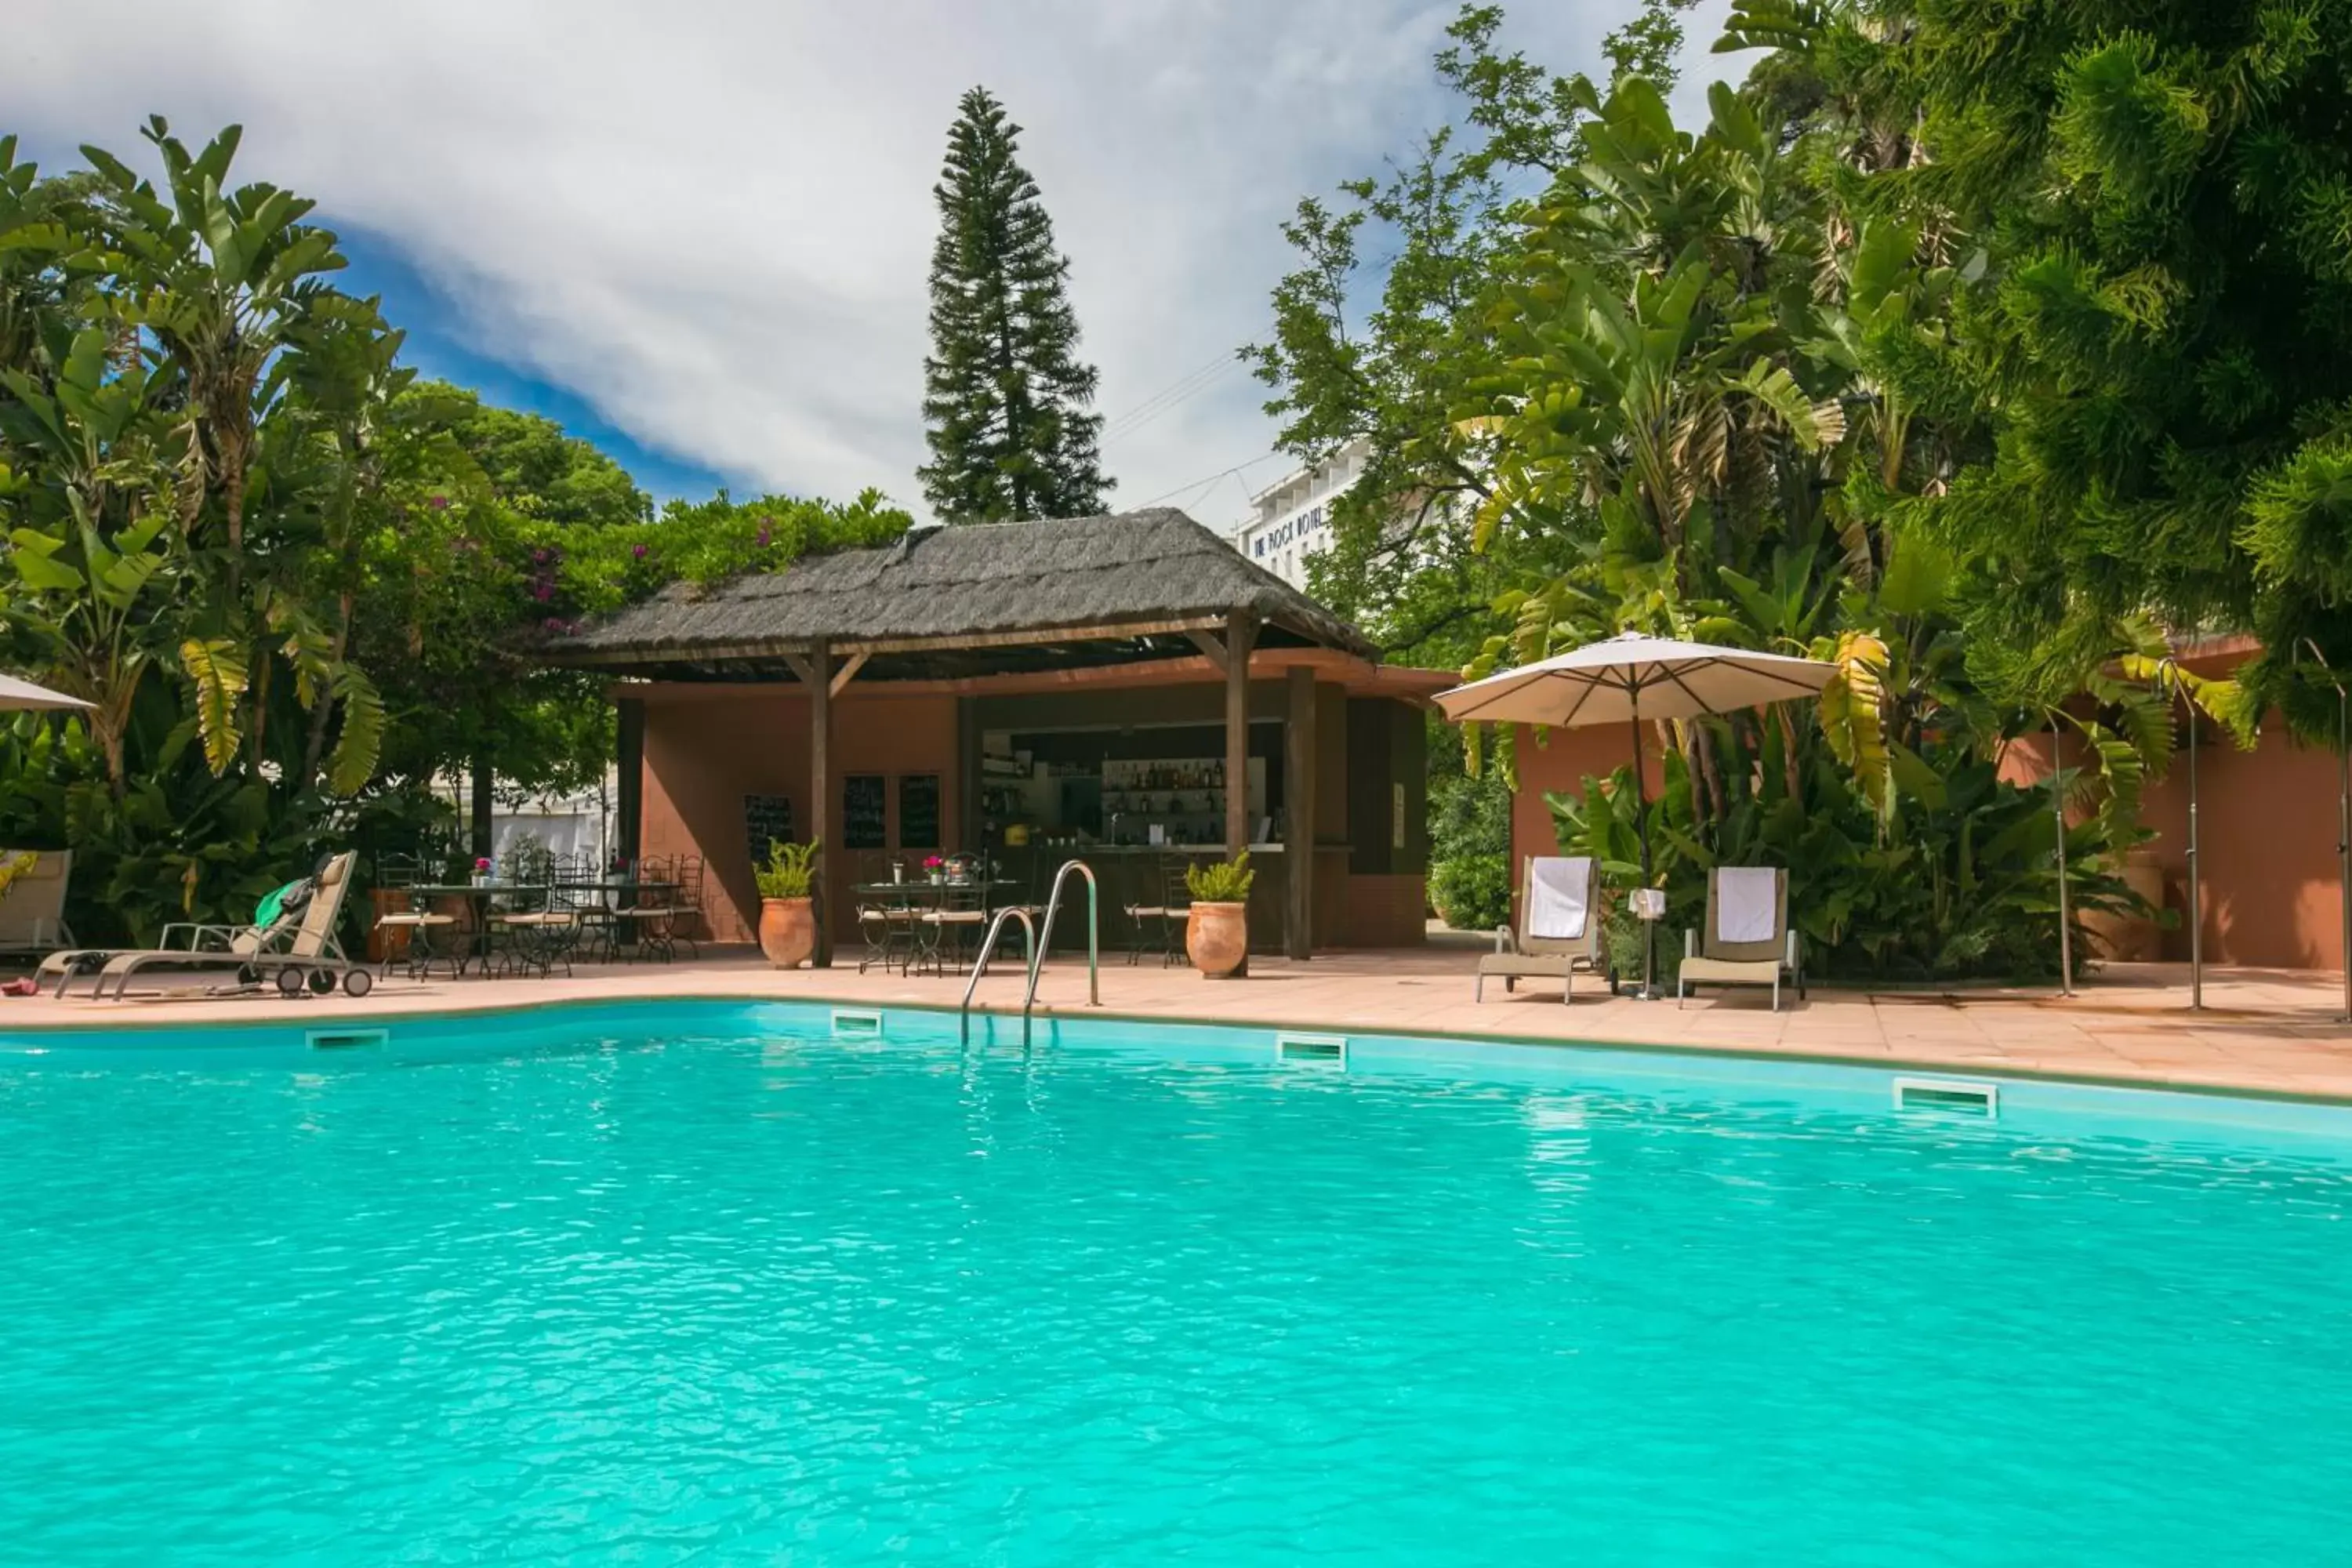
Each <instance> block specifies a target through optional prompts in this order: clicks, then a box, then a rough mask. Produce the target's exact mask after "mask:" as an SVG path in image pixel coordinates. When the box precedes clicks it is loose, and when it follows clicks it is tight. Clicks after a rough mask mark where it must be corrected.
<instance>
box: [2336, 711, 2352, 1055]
mask: <svg viewBox="0 0 2352 1568" xmlns="http://www.w3.org/2000/svg"><path fill="white" fill-rule="evenodd" d="M2347 727H2352V709H2347V693H2346V690H2345V689H2344V687H2343V685H2342V684H2341V683H2338V684H2337V686H2336V862H2337V864H2336V893H2337V897H2338V898H2339V899H2340V900H2342V904H2343V910H2344V912H2343V921H2344V933H2343V934H2344V1019H2343V1021H2344V1022H2346V1023H2347V1024H2352V728H2347Z"/></svg>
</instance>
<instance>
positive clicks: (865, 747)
mask: <svg viewBox="0 0 2352 1568" xmlns="http://www.w3.org/2000/svg"><path fill="white" fill-rule="evenodd" d="M1194 686H1196V687H1198V688H1199V689H1197V690H1195V689H1190V688H1184V687H1175V688H1167V687H1161V686H1149V687H1144V688H1141V689H1138V690H1136V691H1133V692H1128V693H1119V692H1100V693H1085V692H1081V693H1041V694H1038V695H1034V696H1028V697H1021V698H1016V699H1006V698H983V699H963V700H968V701H973V702H974V703H975V706H976V710H977V711H976V713H975V715H974V720H975V724H986V725H988V726H990V727H995V728H1010V727H1017V722H1027V723H1033V724H1040V723H1042V724H1050V723H1055V722H1061V723H1071V722H1081V723H1083V722H1101V721H1104V720H1106V719H1109V718H1114V717H1116V716H1118V715H1120V714H1122V713H1124V714H1127V715H1129V716H1131V715H1133V714H1134V713H1135V712H1136V711H1137V710H1138V707H1139V705H1140V706H1141V707H1142V708H1144V709H1148V710H1150V711H1151V712H1152V714H1153V715H1154V717H1164V716H1165V715H1166V714H1167V713H1169V712H1178V711H1181V712H1186V713H1189V711H1190V709H1189V708H1187V707H1186V704H1188V703H1189V704H1192V706H1197V707H1198V708H1199V709H1200V710H1201V714H1202V716H1203V717H1204V718H1205V717H1211V716H1213V717H1214V718H1216V719H1222V717H1223V690H1222V688H1218V687H1214V686H1212V685H1210V684H1209V683H1206V682H1195V683H1194ZM794 691H795V689H794V688H793V687H791V686H782V687H762V686H719V685H712V686H652V687H647V688H646V689H644V692H643V695H642V698H641V700H643V702H644V704H645V716H646V720H645V764H644V773H643V779H644V807H643V810H644V817H643V827H642V836H641V845H640V853H642V854H644V855H646V856H673V855H699V856H701V857H702V858H703V862H704V866H705V881H706V892H705V899H704V902H705V905H706V913H707V915H708V917H709V935H710V937H711V938H712V939H713V940H715V941H718V942H749V941H751V940H753V937H754V934H755V932H756V929H757V925H758V921H759V898H758V893H757V890H756V889H755V888H754V886H753V883H752V880H751V861H750V856H749V850H748V847H747V846H746V845H745V843H744V841H743V797H744V796H745V795H784V796H787V797H789V798H790V799H791V801H792V803H793V825H794V828H795V831H796V832H798V833H801V834H803V835H805V834H806V832H807V831H808V824H809V820H810V815H809V814H810V804H811V803H810V798H809V746H808V706H807V702H806V700H805V699H803V698H801V697H799V696H797V695H795V694H794ZM1251 698H1252V707H1253V709H1254V710H1259V711H1262V712H1264V713H1265V716H1267V717H1274V716H1277V715H1279V714H1280V713H1281V712H1282V710H1283V704H1284V701H1285V692H1284V688H1283V687H1282V685H1281V684H1280V683H1278V682H1273V681H1257V682H1253V683H1252V692H1251ZM1316 699H1317V701H1316V723H1317V734H1316V742H1317V746H1316V750H1317V777H1316V809H1317V821H1316V827H1317V833H1318V837H1319V838H1320V839H1322V840H1323V841H1324V842H1325V843H1327V844H1339V843H1345V842H1346V841H1347V839H1348V837H1349V830H1350V828H1351V826H1354V825H1352V824H1351V823H1350V821H1349V763H1350V761H1351V757H1350V750H1349V717H1350V714H1349V709H1350V706H1351V704H1350V702H1349V697H1348V693H1347V691H1346V689H1345V688H1343V687H1341V686H1339V685H1336V684H1331V683H1324V684H1320V685H1318V688H1317V690H1316ZM1376 701H1385V700H1376ZM958 702H959V699H958V698H956V697H953V696H942V695H933V694H924V695H916V696H893V695H890V694H888V691H887V688H884V687H879V686H877V687H875V688H869V689H865V690H861V689H859V688H858V686H857V685H856V683H855V682H852V683H851V685H850V686H849V687H848V688H847V689H845V690H844V691H843V693H842V695H841V696H840V697H839V698H838V699H837V700H835V704H834V731H833V733H834V763H833V769H834V773H835V781H836V787H838V780H839V778H840V777H841V776H843V775H845V774H849V773H881V774H886V775H892V776H895V775H898V774H901V773H938V774H939V775H940V792H941V811H940V827H941V831H942V836H943V837H945V838H946V840H947V842H946V844H945V846H944V848H945V849H946V850H947V851H948V852H950V853H953V852H955V851H956V850H958V849H961V848H962V847H964V846H963V844H962V842H961V828H962V822H961V816H962V813H961V811H959V810H958V809H957V802H958V801H959V799H960V798H961V794H962V790H963V781H962V779H961V765H962V758H961V754H960V748H959V744H958V726H957V721H956V715H957V704H958ZM1412 760H1413V761H1414V762H1418V753H1417V752H1414V753H1413V754H1412ZM1383 761H1384V762H1385V761H1386V759H1383ZM1383 773H1385V769H1383ZM1383 798H1385V790H1384V789H1383ZM1409 798H1410V805H1411V814H1410V824H1409V826H1410V827H1411V830H1412V850H1411V852H1410V854H1409V856H1408V858H1406V859H1405V860H1404V861H1403V862H1402V863H1401V864H1400V865H1399V866H1397V867H1396V868H1394V869H1393V872H1392V874H1391V875H1387V876H1381V877H1369V878H1368V877H1360V876H1351V875H1350V873H1349V856H1348V854H1347V853H1345V852H1343V851H1339V850H1335V849H1326V850H1325V851H1323V852H1322V853H1319V854H1318V855H1317V856H1316V857H1315V883H1316V890H1315V930H1316V935H1317V945H1318V946H1330V947H1338V946H1347V945H1375V944H1376V945H1381V946H1393V945H1405V944H1409V943H1413V942H1420V941H1421V940H1422V939H1423V926H1422V920H1421V911H1422V901H1421V900H1422V894H1421V888H1422V886H1423V878H1422V876H1421V874H1420V872H1421V867H1420V845H1421V843H1422V842H1423V835H1424V833H1425V827H1424V825H1423V818H1422V791H1421V789H1420V787H1419V781H1418V780H1417V779H1416V780H1414V781H1412V788H1411V790H1410V794H1409ZM887 799H888V811H889V816H890V820H889V834H890V838H891V842H892V843H893V844H896V843H897V842H898V820H897V814H898V791H897V787H896V785H895V784H893V785H892V786H891V788H890V790H889V792H888V796H887ZM835 815H836V816H838V803H837V802H836V805H835ZM1388 820H1389V819H1388V817H1387V816H1386V815H1385V814H1383V815H1382V816H1381V819H1380V825H1381V826H1386V825H1387V823H1388ZM829 862H830V864H829V867H828V871H827V883H828V889H827V890H828V898H829V905H828V907H830V908H833V909H846V908H848V907H849V902H850V900H849V897H848V892H849V884H850V882H851V880H852V879H854V877H855V875H856V857H854V856H834V857H830V858H829ZM1382 864H1383V865H1384V866H1386V865H1387V864H1388V858H1386V857H1384V858H1383V859H1382ZM1408 873H1409V874H1408ZM1267 885H1268V887H1269V888H1272V887H1273V886H1274V879H1268V883H1267ZM1266 929H1268V930H1274V929H1277V926H1276V923H1275V922H1273V921H1269V923H1268V925H1267V928H1266ZM844 934H845V936H846V935H847V933H844Z"/></svg>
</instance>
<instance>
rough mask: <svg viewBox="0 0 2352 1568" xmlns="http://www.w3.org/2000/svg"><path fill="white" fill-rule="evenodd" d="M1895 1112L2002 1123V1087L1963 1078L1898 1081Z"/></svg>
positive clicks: (1902, 1079) (1901, 1079) (1896, 1081)
mask: <svg viewBox="0 0 2352 1568" xmlns="http://www.w3.org/2000/svg"><path fill="white" fill-rule="evenodd" d="M1894 1093H1895V1110H1924V1111H1932V1112H1935V1113H1937V1114H1939V1115H1945V1116H1970V1117H1980V1118H1982V1119H1983V1120H1984V1121H2000V1085H1999V1084H1997V1083H1984V1082H1980V1081H1978V1080H1976V1079H1964V1078H1898V1079H1895V1090H1894Z"/></svg>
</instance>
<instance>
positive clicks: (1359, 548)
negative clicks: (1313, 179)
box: [1242, 0, 1690, 667]
mask: <svg viewBox="0 0 2352 1568" xmlns="http://www.w3.org/2000/svg"><path fill="white" fill-rule="evenodd" d="M1689 3H1690V0H1648V3H1647V4H1645V5H1643V9H1642V11H1641V13H1640V14H1639V15H1638V16H1635V17H1634V18H1633V21H1631V22H1630V23H1628V24H1627V25H1626V26H1624V27H1622V28H1621V29H1619V30H1618V31H1616V32H1614V33H1612V34H1611V35H1610V36H1609V37H1607V38H1605V39H1604V40H1603V41H1602V48H1603V52H1604V53H1605V54H1606V55H1607V56H1608V57H1609V58H1610V59H1611V60H1612V64H1613V65H1614V67H1615V68H1616V69H1617V70H1618V71H1619V72H1621V73H1623V72H1640V73H1643V74H1645V75H1647V76H1648V77H1650V78H1651V79H1653V80H1656V81H1661V82H1665V83H1671V82H1672V81H1673V79H1674V76H1673V72H1674V59H1675V54H1676V52H1677V51H1678V50H1679V48H1680V47H1681V44H1682V26H1681V19H1680V13H1681V12H1683V11H1685V10H1686V9H1688V7H1689ZM1502 24H1503V13H1502V10H1501V8H1500V7H1499V6H1495V5H1464V6H1463V7H1462V9H1461V11H1460V12H1459V13H1458V14H1457V16H1455V18H1454V22H1453V23H1452V24H1451V25H1450V26H1448V28H1447V38H1448V42H1447V45H1446V47H1444V49H1443V50H1441V51H1440V52H1439V54H1438V55H1437V57H1436V59H1435V67H1436V70H1437V74H1438V77H1439V79H1441V80H1442V81H1444V83H1445V84H1446V85H1447V86H1448V87H1450V88H1452V89H1454V92H1455V93H1456V94H1457V96H1458V98H1459V100H1460V102H1461V104H1462V115H1461V123H1460V124H1458V125H1447V126H1444V127H1441V128H1439V129H1438V130H1437V131H1435V132H1432V133H1431V134H1430V135H1428V136H1427V137H1426V138H1424V139H1423V142H1422V144H1421V145H1420V147H1419V148H1418V149H1417V150H1416V151H1415V153H1414V154H1413V156H1412V158H1411V159H1410V160H1407V161H1402V162H1401V163H1400V164H1399V166H1398V167H1397V168H1396V169H1395V171H1394V172H1393V173H1391V174H1389V175H1388V176H1387V177H1385V178H1381V179H1373V178H1360V179H1355V180H1350V181H1348V182H1346V183H1345V184H1342V185H1341V186H1340V188H1339V200H1338V201H1336V202H1333V201H1327V200H1325V199H1323V198H1320V197H1314V196H1309V197H1307V198H1305V199H1303V200H1302V201H1301V202H1300V203H1299V204H1298V207H1297V212H1296V213H1295V214H1294V215H1293V216H1292V217H1291V218H1290V220H1289V221H1287V222H1286V223H1285V224H1284V226H1283V234H1284V237H1286V239H1288V240H1289V242H1290V244H1291V246H1292V247H1293V249H1294V250H1295V251H1296V252H1297V258H1298V265H1297V268H1296V269H1295V270H1293V271H1292V272H1290V273H1289V274H1288V275H1286V277H1284V278H1283V279H1282V280H1281V281H1280V282H1279V283H1278V284H1277V285H1276V289H1275V291H1274V298H1273V306H1274V310H1273V325H1272V331H1271V333H1270V335H1269V336H1268V337H1267V338H1266V339H1265V341H1264V342H1259V343H1255V344H1253V345H1251V346H1250V347H1248V348H1245V349H1244V350H1243V351H1242V353H1243V357H1244V359H1246V360H1247V361H1248V362H1249V363H1250V364H1251V366H1252V368H1253V369H1254V370H1255V373H1256V374H1257V376H1258V378H1259V379H1260V380H1261V381H1263V382H1264V383H1265V384H1266V385H1267V387H1268V388H1269V389H1270V391H1271V394H1272V395H1271V396H1270V397H1269V399H1268V400H1267V403H1266V405H1265V408H1266V412H1267V413H1268V414H1269V415H1272V416H1274V417H1275V418H1276V419H1277V420H1279V421H1281V432H1280V436H1279V443H1280V445H1281V447H1283V448H1284V449H1285V450H1286V451H1288V452H1291V453H1292V454H1294V455H1295V456H1297V458H1299V459H1300V460H1301V461H1302V462H1307V463H1313V462H1318V461H1320V460H1322V459H1323V458H1327V457H1328V456H1330V455H1331V454H1332V453H1333V452H1335V451H1337V450H1338V449H1339V448H1340V447H1345V446H1348V445H1349V444H1351V443H1354V442H1357V441H1361V442H1363V443H1364V444H1365V446H1366V447H1367V457H1366V460H1365V466H1364V469H1363V472H1362V474H1361V476H1360V478H1359V479H1357V480H1356V482H1355V483H1354V484H1353V485H1351V486H1350V487H1349V489H1348V490H1347V491H1346V492H1345V493H1344V494H1343V495H1342V496H1341V497H1340V498H1339V500H1337V501H1335V502H1334V503H1333V506H1332V511H1331V521H1332V528H1333V537H1332V543H1331V545H1330V547H1329V548H1328V550H1326V551H1325V552H1322V553H1320V554H1318V556H1316V557H1315V558H1314V559H1313V563H1312V564H1311V565H1310V568H1309V573H1310V584H1311V585H1312V587H1313V588H1314V590H1315V592H1316V594H1317V595H1318V597H1319V598H1321V599H1323V600H1324V601H1325V602H1326V603H1328V604H1329V605H1331V606H1332V607H1333V608H1335V609H1337V610H1339V611H1340V612H1341V613H1342V614H1345V615H1349V616H1353V617H1355V618H1356V619H1358V620H1359V621H1360V622H1361V623H1362V624H1363V625H1364V626H1366V628H1367V629H1368V630H1369V631H1370V632H1371V634H1372V635H1373V636H1374V637H1376V638H1377V639H1378V640H1379V641H1380V643H1381V646H1382V647H1383V648H1384V650H1385V651H1386V652H1387V654H1388V656H1389V657H1390V658H1392V659H1395V660H1398V661H1401V662H1407V663H1413V664H1420V665H1426V666H1438V667H1446V666H1459V665H1461V664H1464V663H1465V662H1467V661H1468V660H1469V659H1470V658H1472V657H1473V656H1474V655H1475V652H1476V650H1477V647H1478V646H1479V644H1480V643H1481V641H1482V640H1483V639H1484V637H1485V636H1486V629H1487V624H1488V623H1489V621H1490V619H1491V605H1492V602H1493V600H1494V599H1495V598H1496V595H1499V594H1502V593H1504V592H1506V591H1507V590H1508V589H1509V588H1511V587H1512V586H1513V585H1515V584H1517V583H1520V582H1523V581H1524V580H1525V579H1526V578H1528V576H1530V575H1535V574H1544V573H1548V572H1550V571H1555V570H1557V569H1559V567H1560V566H1562V565H1564V564H1565V563H1566V559H1567V558H1566V555H1565V554H1564V550H1565V548H1566V545H1565V542H1563V541H1561V540H1559V539H1558V538H1556V537H1551V536H1547V535H1543V534H1540V533H1535V532H1526V531H1522V532H1518V533H1515V534H1513V535H1512V536H1510V537H1508V538H1507V539H1503V540H1499V541H1491V542H1489V544H1488V546H1487V548H1486V549H1484V550H1481V549H1479V548H1477V547H1476V546H1475V542H1474V539H1473V530H1472V520H1473V517H1474V514H1475V511H1476V509H1477V508H1478V506H1479V505H1481V504H1482V503H1484V502H1485V501H1486V500H1487V498H1488V497H1489V496H1490V495H1491V493H1492V486H1491V476H1490V475H1489V474H1488V473H1487V472H1486V469H1485V468H1484V466H1483V465H1482V463H1481V461H1480V459H1479V458H1478V455H1477V454H1476V453H1475V451H1473V450H1471V449H1470V448H1471V447H1472V445H1473V444H1472V443H1470V442H1467V441H1465V439H1464V438H1463V437H1462V434H1461V433H1460V432H1459V431H1458V430H1457V429H1456V428H1455V426H1454V420H1455V416H1456V414H1457V409H1458V405H1459V403H1460V401H1461V395H1462V390H1463V388H1465V386H1467V385H1469V384H1472V383H1473V382H1475V381H1476V380H1477V379H1478V378H1480V377H1482V376H1484V375H1487V374H1491V373H1492V372H1493V370H1494V368H1495V354H1496V346H1495V343H1494V341H1493V335H1492V332H1491V331H1490V329H1489V326H1488V323H1487V321H1486V315H1485V313H1484V310H1483V306H1484V304H1485V301H1486V295H1487V291H1488V289H1489V287H1490V285H1491V283H1492V280H1493V278H1494V275H1495V272H1496V268H1497V266H1498V264H1499V261H1500V258H1502V257H1503V256H1504V255H1506V254H1507V253H1508V252H1509V251H1511V250H1512V249H1513V248H1515V247H1517V246H1518V245H1519V244H1520V242H1521V230H1520V226H1519V222H1518V215H1519V214H1520V212H1521V211H1522V208H1523V205H1524V203H1525V202H1526V200H1527V199H1528V197H1529V196H1530V195H1533V194H1534V193H1536V192H1538V191H1540V190H1541V189H1542V188H1543V187H1544V186H1545V185H1547V184H1549V183H1551V182H1552V181H1553V180H1555V179H1557V178H1559V176H1560V175H1561V174H1564V173H1566V172H1567V171H1568V170H1570V169H1571V168H1572V167H1573V166H1574V165H1575V163H1576V162H1577V160H1578V158H1579V157H1580V148H1581V145H1582V141H1581V130H1580V127H1581V126H1582V124H1583V122H1584V121H1585V120H1586V119H1587V118H1588V117H1589V113H1590V102H1591V99H1590V95H1589V90H1588V89H1587V87H1586V86H1584V85H1580V81H1579V79H1575V78H1572V77H1556V76H1553V75H1552V74H1550V73H1549V72H1547V71H1545V70H1544V69H1543V68H1541V67H1539V66H1537V65H1534V64H1532V63H1530V62H1529V61H1528V59H1527V58H1526V57H1525V56H1524V55H1522V54H1518V53H1509V54H1506V53H1504V52H1502V50H1501V48H1500V47H1499V46H1498V44H1497V41H1496V40H1497V38H1498V37H1499V34H1500V32H1501V28H1502ZM1368 239H1369V240H1370V255H1367V253H1366V252H1367V240H1368Z"/></svg>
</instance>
